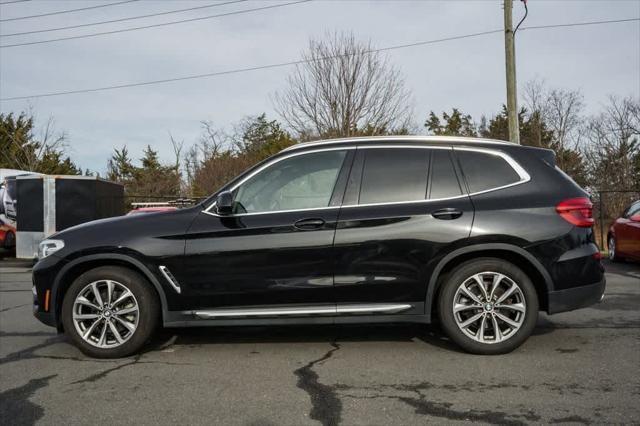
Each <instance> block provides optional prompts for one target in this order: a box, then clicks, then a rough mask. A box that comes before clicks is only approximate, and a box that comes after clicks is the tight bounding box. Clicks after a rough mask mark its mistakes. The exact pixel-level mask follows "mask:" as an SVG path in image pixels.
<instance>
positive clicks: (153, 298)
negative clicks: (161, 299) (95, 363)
mask: <svg viewBox="0 0 640 426" xmlns="http://www.w3.org/2000/svg"><path fill="white" fill-rule="evenodd" d="M107 279H108V280H113V281H117V282H119V283H120V284H122V285H124V286H125V287H127V288H128V289H129V290H130V291H131V292H132V293H133V295H134V296H135V298H136V301H137V302H138V309H139V318H138V327H137V328H136V331H135V332H134V334H133V336H132V337H131V338H130V339H129V340H127V341H126V342H125V343H123V344H122V345H120V346H118V347H115V348H106V349H103V348H97V347H95V346H92V345H90V344H89V343H87V342H85V341H84V340H83V339H82V336H80V335H79V334H78V332H77V330H76V328H75V325H74V323H73V319H72V309H73V302H74V300H75V298H76V297H77V295H78V293H80V291H81V290H82V289H83V288H84V287H85V286H86V285H87V284H89V283H92V282H94V281H100V280H107ZM159 318H160V308H159V306H158V298H157V295H156V293H155V290H154V289H152V288H151V286H150V284H149V282H148V281H147V280H146V279H145V278H143V277H142V276H141V275H140V274H138V273H137V272H134V271H132V270H130V269H127V268H122V267H117V266H102V267H98V268H95V269H92V270H90V271H87V272H85V273H84V274H82V275H80V276H79V277H78V278H77V279H76V280H75V281H74V282H73V283H72V284H71V286H70V287H69V289H68V290H67V292H66V294H65V296H64V300H63V304H62V323H63V325H64V329H65V332H66V334H67V335H68V336H69V338H71V340H72V341H73V342H74V343H75V344H76V346H77V347H78V348H79V349H80V350H81V351H82V352H83V353H84V354H86V355H89V356H91V357H94V358H122V357H126V356H129V355H132V354H134V353H136V352H138V351H139V350H140V349H141V348H142V347H143V346H144V345H145V343H147V341H149V339H150V338H151V337H152V335H153V332H154V331H155V329H156V328H157V326H158V324H159Z"/></svg>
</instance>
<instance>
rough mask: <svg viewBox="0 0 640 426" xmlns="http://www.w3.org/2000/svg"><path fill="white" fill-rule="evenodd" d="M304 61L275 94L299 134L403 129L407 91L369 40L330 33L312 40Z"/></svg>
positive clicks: (406, 117)
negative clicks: (286, 85)
mask: <svg viewBox="0 0 640 426" xmlns="http://www.w3.org/2000/svg"><path fill="white" fill-rule="evenodd" d="M302 61H303V62H302V63H301V64H299V65H297V66H296V69H295V71H294V72H293V73H292V74H291V75H290V76H289V77H288V79H287V82H288V88H287V89H285V90H284V91H283V92H280V93H276V95H275V97H274V103H275V107H276V110H277V111H278V113H279V114H280V115H281V116H282V118H283V120H284V121H285V122H286V123H287V125H288V126H289V127H290V128H291V129H292V130H293V132H295V133H296V134H297V136H298V137H299V138H300V139H312V138H316V137H323V138H325V137H343V136H353V135H377V134H384V133H389V132H393V131H397V130H398V129H405V128H406V127H407V126H408V124H409V121H410V118H411V101H410V95H409V91H408V90H407V89H406V88H405V84H404V80H403V78H402V76H401V74H400V71H399V70H398V68H396V67H394V66H393V65H391V64H390V63H389V60H388V59H387V57H386V56H385V55H383V54H382V53H380V52H374V48H373V46H372V44H371V42H360V41H357V40H356V39H355V37H354V36H353V34H348V33H334V34H329V35H327V36H326V37H325V38H324V39H311V40H310V41H309V46H308V49H307V50H306V51H305V52H304V53H303V55H302Z"/></svg>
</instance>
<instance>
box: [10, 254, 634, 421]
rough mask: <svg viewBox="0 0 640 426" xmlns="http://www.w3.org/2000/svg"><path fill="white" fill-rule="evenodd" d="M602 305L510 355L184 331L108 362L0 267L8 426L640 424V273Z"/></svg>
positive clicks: (423, 330) (436, 338)
mask: <svg viewBox="0 0 640 426" xmlns="http://www.w3.org/2000/svg"><path fill="white" fill-rule="evenodd" d="M606 267H607V280H608V284H607V292H606V297H605V300H604V302H603V303H601V304H598V305H596V306H593V307H591V308H587V309H582V310H578V311H574V312H569V313H564V314H558V315H553V316H547V315H545V314H541V315H540V319H539V321H538V326H537V328H536V329H535V332H534V335H533V336H531V338H529V340H528V341H527V342H526V343H525V344H524V345H523V346H522V347H520V348H519V349H518V350H516V351H515V352H513V353H511V354H508V355H501V356H474V355H468V354H466V353H463V352H461V351H460V350H459V349H458V348H457V347H456V346H454V345H453V344H452V343H450V342H449V341H448V340H447V339H445V338H444V337H443V336H442V335H441V333H440V332H439V331H438V329H437V327H424V326H414V325H411V326H407V325H399V326H366V327H365V326H314V327H308V326H305V327H276V328H273V327H271V328H269V327H251V328H197V329H173V330H164V331H162V332H160V333H159V335H158V337H157V338H156V339H155V341H154V342H153V344H152V345H150V347H149V348H147V350H146V351H145V352H144V353H143V354H141V355H139V356H136V357H131V358H126V359H120V360H95V359H91V358H87V357H85V356H84V355H82V353H80V352H79V351H78V350H77V349H76V348H75V347H74V346H72V345H71V344H70V343H69V342H68V340H67V339H66V338H65V337H64V336H62V335H57V334H56V332H55V330H54V329H52V328H49V327H46V326H44V325H42V324H40V323H39V322H38V321H37V320H35V318H33V316H32V314H31V299H32V295H31V275H30V272H29V268H28V266H26V267H24V266H20V265H17V264H4V265H3V263H2V262H0V424H2V425H4V424H7V425H22V424H34V423H38V424H56V425H58V424H65V425H74V424H89V423H91V424H100V423H109V424H134V423H135V424H150V425H151V424H154V425H156V424H172V423H183V424H224V425H252V426H257V425H307V424H309V425H317V424H323V425H337V424H343V425H393V424H398V425H412V424H425V423H435V424H454V423H460V422H475V423H485V424H526V423H536V424H538V423H566V424H578V423H580V424H585V423H586V424H588V423H626V424H628V423H636V424H637V423H640V265H631V264H609V263H607V264H606Z"/></svg>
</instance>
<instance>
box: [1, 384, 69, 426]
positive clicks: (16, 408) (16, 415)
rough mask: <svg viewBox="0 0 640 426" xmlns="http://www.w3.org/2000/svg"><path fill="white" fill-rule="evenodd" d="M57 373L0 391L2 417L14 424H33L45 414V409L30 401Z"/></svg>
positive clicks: (8, 422)
mask: <svg viewBox="0 0 640 426" xmlns="http://www.w3.org/2000/svg"><path fill="white" fill-rule="evenodd" d="M57 376H58V375H57V374H52V375H50V376H46V377H41V378H39V379H31V380H29V382H28V383H27V384H26V385H23V386H20V387H17V388H13V389H9V390H6V391H4V392H0V419H3V421H2V423H3V424H4V422H5V421H6V422H7V424H12V425H33V424H35V423H36V421H37V420H39V419H41V418H42V417H43V416H44V409H43V408H42V407H41V406H39V405H38V404H35V403H33V402H31V401H29V398H31V397H32V396H33V395H34V393H35V392H36V391H37V390H38V389H41V388H44V387H47V386H49V380H51V379H53V378H54V377H57Z"/></svg>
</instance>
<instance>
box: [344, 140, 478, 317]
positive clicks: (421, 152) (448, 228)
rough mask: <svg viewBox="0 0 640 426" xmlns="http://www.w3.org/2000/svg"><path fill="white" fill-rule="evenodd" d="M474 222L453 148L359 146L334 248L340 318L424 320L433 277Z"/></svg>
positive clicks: (467, 234) (464, 237)
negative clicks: (357, 310)
mask: <svg viewBox="0 0 640 426" xmlns="http://www.w3.org/2000/svg"><path fill="white" fill-rule="evenodd" d="M472 221H473V207H472V204H471V202H470V200H469V197H468V196H467V195H466V194H465V193H464V192H463V190H462V186H461V185H460V182H459V180H458V177H457V174H456V170H455V167H454V163H453V161H452V149H451V148H449V147H441V148H437V147H433V148H432V147H424V146H402V145H365V146H359V147H358V152H357V154H356V158H355V160H354V163H353V167H352V169H351V174H350V176H349V181H348V185H347V189H346V192H345V199H344V202H343V206H342V208H341V210H340V215H339V219H338V227H337V230H336V236H335V243H334V247H335V256H336V261H335V262H336V265H335V277H334V281H335V292H336V302H337V304H338V312H339V313H340V311H341V307H348V308H344V312H348V311H350V310H351V311H353V307H354V306H358V305H360V306H362V310H361V312H363V313H366V312H378V313H384V312H389V313H394V312H403V313H406V314H411V313H415V314H421V313H423V312H424V301H425V298H426V288H427V283H428V281H429V272H428V271H430V270H431V269H432V268H433V264H434V261H435V259H436V258H437V257H438V256H439V255H441V253H442V251H443V250H445V249H446V248H450V247H451V246H452V245H455V244H456V243H457V242H461V241H464V240H465V239H466V238H468V236H469V233H470V231H471V224H472Z"/></svg>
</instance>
